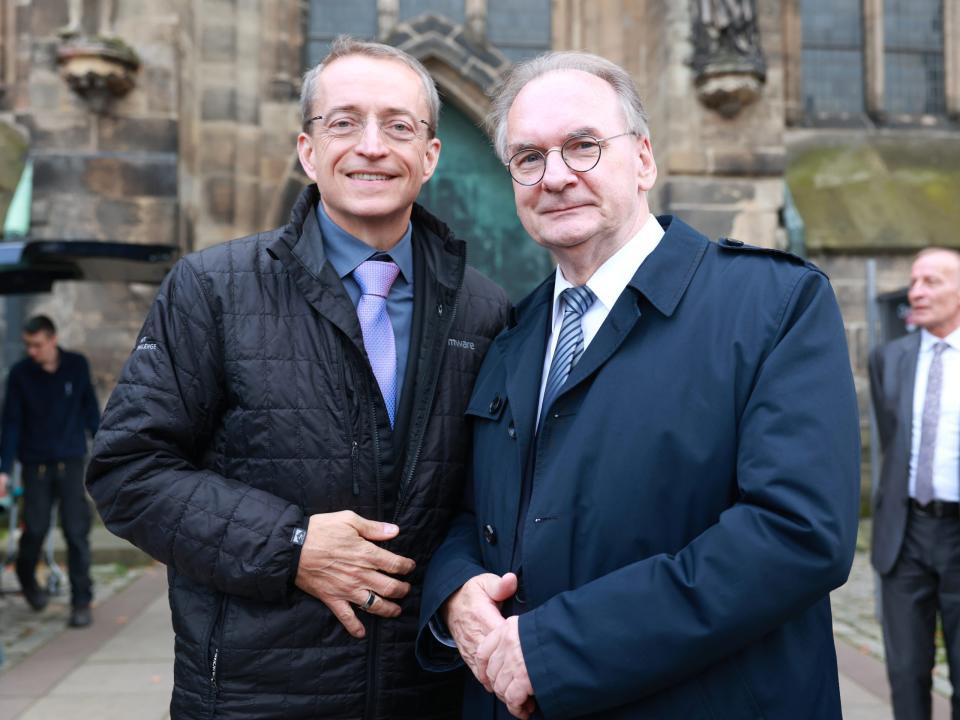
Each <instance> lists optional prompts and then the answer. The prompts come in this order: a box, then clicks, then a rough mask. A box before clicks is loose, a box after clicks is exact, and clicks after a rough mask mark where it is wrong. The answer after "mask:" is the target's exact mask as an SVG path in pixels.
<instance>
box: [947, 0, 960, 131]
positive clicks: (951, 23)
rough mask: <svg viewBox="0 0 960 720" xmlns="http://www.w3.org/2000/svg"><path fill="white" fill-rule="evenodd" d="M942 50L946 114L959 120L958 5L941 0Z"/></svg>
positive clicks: (959, 23)
mask: <svg viewBox="0 0 960 720" xmlns="http://www.w3.org/2000/svg"><path fill="white" fill-rule="evenodd" d="M943 52H944V60H945V63H944V64H945V66H946V67H945V71H946V72H945V82H946V95H947V114H948V115H949V116H950V117H952V118H954V119H956V120H960V5H958V4H957V3H956V2H955V0H943Z"/></svg>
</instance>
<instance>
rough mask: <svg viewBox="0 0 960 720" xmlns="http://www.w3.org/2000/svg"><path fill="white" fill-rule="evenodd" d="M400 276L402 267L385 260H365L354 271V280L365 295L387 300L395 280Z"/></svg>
mask: <svg viewBox="0 0 960 720" xmlns="http://www.w3.org/2000/svg"><path fill="white" fill-rule="evenodd" d="M399 274H400V266H398V265H397V264H396V263H394V262H389V261H383V260H365V261H364V262H362V263H360V264H359V265H357V267H356V268H354V270H353V279H354V280H356V281H357V285H359V286H360V293H361V294H363V295H376V296H377V297H382V298H385V297H387V295H389V294H390V288H391V287H392V286H393V282H394V280H396V279H397V275H399Z"/></svg>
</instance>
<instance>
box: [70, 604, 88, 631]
mask: <svg viewBox="0 0 960 720" xmlns="http://www.w3.org/2000/svg"><path fill="white" fill-rule="evenodd" d="M92 622H93V615H92V614H91V613H90V606H89V605H84V606H83V607H75V608H71V609H70V619H69V620H68V621H67V625H69V626H70V627H72V628H84V627H87V626H89V625H90V623H92Z"/></svg>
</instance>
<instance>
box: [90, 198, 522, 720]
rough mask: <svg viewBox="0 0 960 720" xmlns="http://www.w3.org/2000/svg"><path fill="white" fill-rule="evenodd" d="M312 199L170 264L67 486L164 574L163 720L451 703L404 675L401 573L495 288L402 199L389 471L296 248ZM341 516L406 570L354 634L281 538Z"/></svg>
mask: <svg viewBox="0 0 960 720" xmlns="http://www.w3.org/2000/svg"><path fill="white" fill-rule="evenodd" d="M318 197H319V196H318V194H317V190H316V187H315V186H314V187H310V188H308V189H307V190H306V191H305V192H304V194H303V195H302V196H301V197H300V199H299V200H298V202H297V205H296V207H295V208H294V210H293V213H292V217H291V222H290V223H289V224H288V225H286V226H284V227H282V228H280V229H278V230H275V231H272V232H269V233H262V234H259V235H256V236H251V237H248V238H244V239H241V240H235V241H233V242H229V243H225V244H222V245H218V246H215V247H211V248H209V249H206V250H203V251H202V252H199V253H195V254H193V255H190V256H188V257H186V258H184V259H183V260H181V261H180V262H179V263H178V264H177V265H176V267H174V269H173V270H172V271H171V273H170V275H169V276H168V277H167V278H166V280H165V281H164V283H163V285H162V286H161V288H160V292H159V294H158V296H157V299H156V301H155V302H154V305H153V307H152V308H151V310H150V313H149V315H148V316H147V320H146V323H145V324H144V326H143V330H142V331H141V333H140V337H139V339H138V342H137V346H136V348H135V349H134V351H133V353H132V355H131V356H130V359H129V360H128V361H127V364H126V366H125V367H124V369H123V373H122V375H121V378H120V381H119V384H118V386H117V388H116V390H115V391H114V393H113V395H112V396H111V398H110V402H109V403H108V405H107V409H106V411H105V414H104V417H103V422H102V424H101V427H100V431H99V433H98V434H97V436H96V440H95V448H94V454H93V459H92V462H91V464H90V468H89V472H88V476H87V487H88V489H89V491H90V494H91V495H92V496H93V498H94V500H95V501H96V503H97V507H98V508H99V510H100V514H101V515H102V516H103V519H104V522H105V523H106V525H107V527H108V528H110V530H111V531H113V532H114V533H116V534H118V535H120V536H121V537H124V538H126V539H128V540H130V541H131V542H133V543H134V544H135V545H137V546H138V547H140V548H143V549H144V550H145V551H147V552H148V553H150V554H151V555H152V556H153V557H155V558H157V559H158V560H160V561H161V562H164V563H166V565H167V567H168V573H169V581H170V607H171V610H172V613H173V626H174V631H175V633H176V645H175V653H176V663H175V669H174V683H175V684H174V691H173V699H172V702H171V714H172V717H173V718H174V719H179V718H214V717H215V718H238V719H241V718H242V719H243V720H248V719H249V720H253V719H254V718H256V719H257V720H264V719H266V718H285V719H286V718H290V719H293V718H368V719H372V718H392V719H401V718H410V719H413V718H417V719H418V720H427V719H429V718H437V719H439V718H453V717H458V716H459V705H460V686H461V684H462V677H460V676H459V675H457V674H441V675H437V674H429V673H426V672H424V671H422V670H420V668H419V666H418V664H417V662H416V660H415V659H414V654H413V643H414V639H415V637H416V632H417V613H418V611H419V604H420V583H421V581H422V575H423V571H424V570H425V568H426V566H427V562H428V560H429V558H430V556H431V554H432V553H433V551H434V549H435V548H436V547H437V546H438V545H439V543H440V541H441V540H442V538H443V536H444V533H445V531H446V528H447V523H448V520H449V519H450V517H451V515H452V513H453V511H454V509H455V506H456V505H457V504H458V503H459V499H460V494H461V488H462V483H463V479H464V478H463V474H464V468H465V461H466V456H467V453H468V446H469V434H468V433H467V431H466V427H465V420H464V409H465V408H466V404H467V400H468V399H469V397H470V390H471V386H472V385H473V381H474V378H475V376H476V373H477V371H478V369H479V368H480V363H481V360H482V359H483V355H484V353H485V352H486V350H487V347H488V345H489V343H490V341H491V340H492V338H493V337H494V336H495V335H496V334H497V332H498V331H499V330H500V329H501V328H502V327H503V326H504V324H505V322H506V316H507V311H508V303H507V299H506V296H505V295H504V293H503V292H502V291H501V290H500V289H499V288H498V287H496V286H495V285H494V284H492V283H491V282H489V281H488V280H486V279H485V278H483V277H482V276H481V275H479V274H478V273H476V272H475V271H473V270H472V269H470V268H467V267H466V265H465V253H466V248H465V244H464V243H463V242H461V241H459V240H456V239H455V238H454V237H453V236H452V234H451V233H450V231H449V230H448V229H447V227H446V226H444V225H443V224H442V223H440V222H438V221H437V220H436V219H434V218H433V217H431V216H430V215H429V214H427V213H426V212H425V211H424V210H423V209H422V208H420V207H415V208H414V216H413V226H414V234H413V241H414V248H415V250H414V253H415V256H416V257H419V258H422V260H421V264H420V267H423V268H424V269H423V273H422V275H421V274H419V272H418V274H416V275H415V283H416V294H417V297H416V300H415V304H416V307H415V311H414V313H415V320H414V322H415V323H417V319H416V318H417V317H419V318H420V322H422V328H423V330H422V334H421V342H420V343H419V344H418V345H412V346H411V350H410V357H411V360H412V359H413V358H414V357H416V358H417V375H416V385H415V390H414V393H413V401H412V404H411V409H410V415H409V417H410V420H409V431H408V433H406V436H405V438H404V447H403V453H402V455H401V458H402V465H401V466H400V467H399V468H398V469H400V468H402V474H400V479H399V481H396V480H394V481H393V482H390V479H389V478H383V477H381V474H382V473H383V469H382V467H381V463H380V460H381V458H380V457H379V455H378V452H379V451H380V448H381V442H380V441H381V438H380V437H379V433H378V431H377V430H376V428H377V422H376V420H375V418H376V416H377V413H378V412H379V413H380V414H381V417H382V413H383V407H382V405H383V401H382V400H381V398H380V394H379V392H376V391H375V390H374V389H375V388H376V384H375V383H376V380H375V378H374V376H373V373H372V372H371V370H370V367H369V363H368V361H367V360H366V356H365V353H364V350H363V341H362V336H361V333H360V326H359V323H358V321H357V318H356V312H355V310H354V308H353V305H352V303H351V302H350V299H349V297H348V296H347V294H346V292H345V290H344V289H343V286H342V284H341V282H340V279H339V278H338V277H337V275H336V272H335V271H334V270H333V269H332V267H331V266H330V265H329V264H328V263H327V264H322V263H321V265H317V266H318V267H319V266H322V267H323V270H322V272H321V273H320V276H319V277H317V276H314V275H313V274H311V272H310V270H308V266H307V265H306V264H304V262H303V261H302V258H303V257H304V254H305V253H316V252H321V253H322V250H318V248H321V247H322V244H321V243H320V242H319V227H318V224H317V222H316V214H315V212H314V208H315V206H316V203H317V201H318ZM321 260H322V257H321ZM418 313H419V315H417V314H418ZM378 408H379V410H378ZM398 444H399V441H398ZM343 509H352V510H354V511H356V512H357V513H359V514H360V515H362V516H364V517H368V518H377V519H383V520H393V521H395V522H396V523H397V524H398V525H399V526H400V528H401V533H400V535H399V537H398V538H397V539H396V540H394V541H392V542H390V543H387V544H386V547H387V548H388V549H390V550H392V551H394V552H397V553H399V554H402V555H405V556H408V557H411V558H413V559H414V560H416V562H417V570H416V571H415V573H414V574H413V575H412V576H411V577H408V579H410V580H411V581H412V585H413V590H412V591H411V592H410V594H409V595H408V597H407V598H406V599H404V600H403V601H401V604H402V606H403V614H402V615H401V617H399V618H397V619H391V620H384V619H379V618H374V617H373V616H370V615H363V614H362V613H360V615H361V616H362V618H363V621H364V622H365V623H366V624H367V636H366V638H365V639H363V640H357V639H354V638H352V637H350V635H349V634H348V633H347V632H346V631H345V630H344V629H343V628H342V626H341V625H340V624H339V622H338V621H337V620H336V618H335V617H334V616H333V615H332V613H330V612H329V611H328V610H327V608H326V606H325V605H323V603H321V602H320V601H318V600H316V599H314V598H312V597H310V596H308V595H306V594H305V593H303V592H301V591H300V590H299V589H297V588H296V587H295V586H294V585H293V579H294V577H295V574H296V568H297V563H298V561H299V552H298V550H299V546H298V545H296V544H294V543H292V542H291V538H292V537H293V535H294V534H295V531H296V530H297V529H298V528H301V529H302V528H306V523H307V518H308V517H309V515H311V514H313V513H323V512H332V511H337V510H343Z"/></svg>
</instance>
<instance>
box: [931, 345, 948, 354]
mask: <svg viewBox="0 0 960 720" xmlns="http://www.w3.org/2000/svg"><path fill="white" fill-rule="evenodd" d="M946 349H947V344H946V343H945V342H937V343H934V344H933V354H934V355H942V354H943V351H944V350H946Z"/></svg>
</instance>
